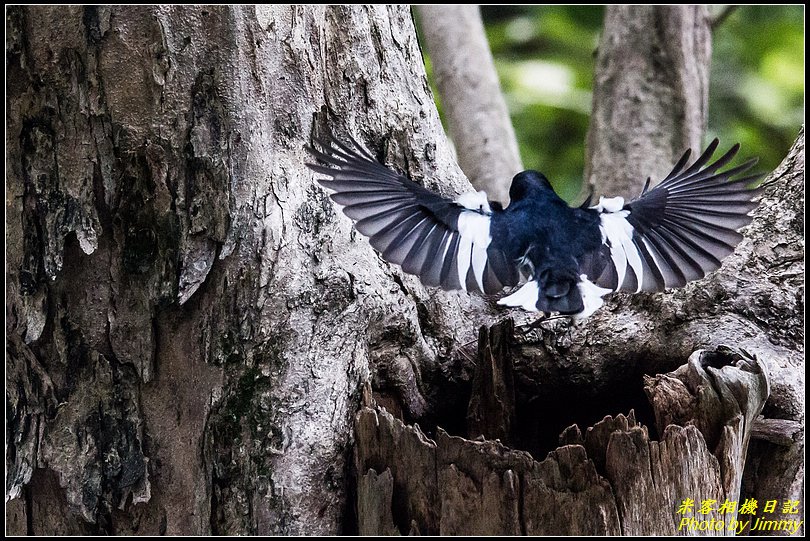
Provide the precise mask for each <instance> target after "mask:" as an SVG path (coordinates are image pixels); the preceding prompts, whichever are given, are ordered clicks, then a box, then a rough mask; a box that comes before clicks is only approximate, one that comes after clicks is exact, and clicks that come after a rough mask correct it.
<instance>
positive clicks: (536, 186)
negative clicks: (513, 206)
mask: <svg viewBox="0 0 810 541" xmlns="http://www.w3.org/2000/svg"><path fill="white" fill-rule="evenodd" d="M546 190H551V191H554V189H553V188H552V187H551V184H550V183H549V181H548V179H547V178H546V177H545V175H543V173H540V172H538V171H532V170H528V171H523V172H521V173H518V174H517V175H515V177H514V178H513V179H512V186H510V187H509V199H510V200H512V201H519V200H520V199H523V198H524V197H526V196H528V195H530V194H532V193H537V192H542V191H546Z"/></svg>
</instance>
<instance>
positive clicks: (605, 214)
mask: <svg viewBox="0 0 810 541" xmlns="http://www.w3.org/2000/svg"><path fill="white" fill-rule="evenodd" d="M717 145H718V141H717V139H715V140H714V141H712V143H711V144H710V145H709V146H708V148H707V149H706V151H705V152H704V153H703V154H702V155H701V156H700V157H699V158H698V159H697V161H695V163H693V164H692V165H691V166H689V167H688V168H687V169H684V167H685V166H686V163H687V161H688V160H689V154H690V153H689V151H687V152H686V153H685V154H684V155H683V157H682V158H681V159H680V161H678V163H677V165H675V167H674V168H673V170H672V172H671V173H670V174H669V175H668V176H667V177H666V178H665V179H664V180H663V181H662V182H661V183H660V184H658V185H657V186H656V187H654V188H653V189H651V190H648V189H647V188H648V186H649V180H648V181H647V185H645V186H644V190H643V191H642V193H641V195H640V196H639V198H637V199H635V200H633V201H631V202H630V203H627V204H624V201H623V199H621V198H613V199H601V200H600V203H599V204H598V205H596V206H595V207H591V208H593V209H596V210H597V211H599V212H600V213H601V214H600V219H601V225H600V229H601V231H602V239H603V246H602V248H601V253H599V254H591V255H590V257H589V258H588V260H587V261H586V263H585V264H584V265H583V266H584V268H585V270H586V274H587V275H588V278H589V279H590V280H592V281H594V282H595V283H596V285H598V286H600V287H603V288H608V289H611V290H613V291H619V290H622V291H630V292H638V291H661V290H663V289H665V288H669V287H681V286H683V285H685V284H686V283H687V282H690V281H692V280H697V279H700V278H703V277H704V276H705V275H706V274H707V273H709V272H711V271H713V270H715V269H717V268H719V267H720V262H721V260H722V259H723V258H725V257H726V256H728V255H729V254H730V253H732V252H733V251H734V248H735V246H736V245H737V244H738V243H739V242H740V240H742V235H741V234H740V233H738V232H737V230H738V229H740V228H741V227H743V226H745V225H748V224H749V223H750V222H751V217H750V216H749V215H748V213H749V212H751V211H752V210H753V209H754V208H755V207H756V206H757V203H755V202H753V201H752V198H753V197H754V196H755V195H756V194H757V193H758V191H759V190H758V189H749V187H748V186H749V185H750V184H752V183H753V182H755V181H756V180H758V179H759V178H760V177H761V175H748V176H740V175H742V174H743V173H745V172H747V171H749V170H750V169H751V168H752V167H753V166H754V164H755V163H756V162H757V160H756V159H752V160H749V161H747V162H745V163H743V164H741V165H738V166H736V167H732V168H730V169H727V170H726V171H722V172H719V170H720V169H721V168H723V167H724V166H726V165H727V164H728V163H729V162H730V161H731V160H732V158H734V156H735V155H736V153H737V151H738V150H739V148H740V147H739V145H734V146H733V147H731V149H729V151H728V152H726V153H725V154H724V155H723V156H721V157H720V158H719V159H717V160H716V161H715V162H713V163H711V164H709V161H710V159H711V157H712V154H714V151H715V150H716V149H717ZM707 164H708V165H707ZM735 177H737V178H735Z"/></svg>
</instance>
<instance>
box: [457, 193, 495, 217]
mask: <svg viewBox="0 0 810 541" xmlns="http://www.w3.org/2000/svg"><path fill="white" fill-rule="evenodd" d="M456 204H458V205H461V206H462V207H464V208H466V209H470V210H475V211H479V212H486V213H487V214H491V213H492V209H491V208H490V207H489V198H488V197H487V192H485V191H484V190H481V191H480V192H467V193H463V194H461V195H459V196H458V198H457V199H456Z"/></svg>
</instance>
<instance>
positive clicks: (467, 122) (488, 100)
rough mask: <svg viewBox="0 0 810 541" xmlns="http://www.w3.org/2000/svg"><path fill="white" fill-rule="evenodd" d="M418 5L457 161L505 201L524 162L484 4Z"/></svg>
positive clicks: (478, 184)
mask: <svg viewBox="0 0 810 541" xmlns="http://www.w3.org/2000/svg"><path fill="white" fill-rule="evenodd" d="M415 9H416V12H417V14H418V15H419V23H420V24H419V26H420V30H421V33H420V35H421V37H422V39H423V41H424V43H425V48H426V49H427V52H428V54H429V55H430V59H431V63H432V66H433V73H434V74H435V77H436V86H437V87H438V93H439V97H440V99H441V102H442V108H443V110H444V113H445V118H446V119H447V126H448V131H449V132H450V137H451V138H452V139H453V143H454V145H455V147H456V152H457V154H458V163H459V165H460V166H461V169H462V170H463V171H464V173H465V174H466V175H467V178H469V179H470V182H472V185H473V186H475V189H477V190H485V191H486V192H487V195H488V196H489V199H490V200H492V201H499V202H500V203H502V204H503V205H504V206H506V205H507V204H508V203H509V186H510V184H511V182H512V177H513V176H514V175H516V174H517V173H519V172H520V171H522V170H523V166H522V165H521V161H520V154H519V152H518V144H517V138H516V137H515V130H514V128H513V127H512V120H511V119H510V118H509V111H508V110H507V108H506V101H505V100H504V96H503V93H502V92H501V85H500V83H499V82H498V73H497V72H496V71H495V63H494V62H493V60H492V52H491V51H490V49H489V44H488V43H487V37H486V34H485V33H484V24H483V22H482V21H481V13H480V10H479V8H478V6H476V5H468V6H447V5H440V6H417V7H416V8H415Z"/></svg>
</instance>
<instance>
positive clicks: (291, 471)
mask: <svg viewBox="0 0 810 541" xmlns="http://www.w3.org/2000/svg"><path fill="white" fill-rule="evenodd" d="M6 25H7V27H6V30H7V31H6V36H7V38H6V40H7V49H8V55H7V71H8V85H7V98H6V100H7V101H6V103H7V131H6V134H7V139H6V145H7V158H8V172H7V179H6V181H7V184H6V186H7V191H8V193H7V198H6V217H7V226H8V230H7V237H6V240H7V276H6V278H7V282H6V283H7V289H6V293H7V303H6V316H7V319H6V322H7V323H6V332H7V357H6V359H7V361H6V362H7V383H8V387H7V395H6V396H7V398H6V412H7V413H6V415H7V417H6V419H7V433H6V437H7V440H6V442H7V451H6V465H7V476H6V498H7V507H6V518H7V528H8V530H9V532H10V533H29V534H40V535H45V534H56V533H62V534H65V533H138V534H160V533H167V534H208V533H221V534H236V533H239V534H270V533H287V534H298V533H335V532H339V531H341V529H342V528H343V525H344V522H345V520H344V515H345V514H346V512H347V509H349V508H350V507H351V506H350V505H347V485H348V481H347V479H348V478H349V476H348V472H349V470H350V466H351V465H350V462H349V461H348V460H347V459H348V458H349V456H350V455H349V443H350V439H351V432H352V430H351V427H352V422H351V421H352V417H353V415H354V412H355V411H356V409H357V406H358V403H359V391H358V389H359V386H358V385H359V382H361V381H364V380H366V379H368V378H370V377H371V378H372V379H373V381H374V382H375V385H378V386H383V384H384V385H385V386H386V388H388V389H390V390H391V393H393V394H396V395H397V397H398V398H397V402H398V403H399V404H401V407H402V408H403V413H404V414H406V415H408V416H409V417H411V418H418V417H421V416H423V415H424V414H425V412H427V411H429V410H430V409H432V408H434V407H435V403H436V402H437V401H439V400H440V399H441V398H442V397H441V396H440V395H438V394H437V393H436V392H435V389H436V387H434V388H433V389H434V390H433V391H431V390H430V389H428V390H427V391H425V390H424V389H425V386H424V385H423V383H422V382H423V381H424V380H426V379H429V380H430V381H434V382H436V381H440V380H442V379H443V378H444V379H448V378H453V377H455V376H454V375H453V374H454V373H455V369H454V368H453V367H452V366H450V363H451V362H455V361H454V358H453V357H452V356H451V355H450V352H451V350H452V348H453V344H456V343H464V342H465V341H468V340H469V339H471V338H472V333H473V331H474V329H475V326H476V325H477V324H480V322H481V321H482V318H484V319H486V310H487V308H486V305H485V303H483V302H482V300H481V299H475V298H470V297H468V296H466V295H456V294H445V293H441V292H435V291H431V292H429V293H428V292H427V291H426V290H425V289H424V288H423V287H422V286H421V285H420V284H419V282H418V281H417V280H415V279H413V278H412V277H409V276H406V275H403V274H402V273H401V272H400V271H399V270H398V269H397V268H393V267H390V266H388V265H387V264H385V263H383V262H382V261H381V260H380V259H379V257H378V256H377V255H376V254H375V252H374V251H373V250H372V249H371V248H370V246H369V245H368V243H367V242H366V241H364V240H362V239H361V238H360V237H358V236H357V235H356V233H355V232H354V231H353V229H352V226H351V223H350V221H349V220H348V219H347V218H345V217H344V216H343V215H342V214H339V213H338V212H336V209H335V207H334V206H333V204H332V202H331V201H330V200H329V199H328V198H327V196H326V193H325V192H324V191H323V190H322V189H321V188H320V187H319V186H318V185H317V184H316V183H315V182H314V181H313V174H312V173H311V172H310V171H309V170H308V169H306V168H305V167H304V163H305V162H306V161H308V160H310V159H311V158H309V157H308V156H307V153H306V151H305V150H304V145H305V144H307V143H309V142H310V140H311V136H312V134H313V132H323V131H325V130H330V129H331V130H334V131H335V132H337V133H338V134H341V133H344V132H351V133H353V134H354V135H355V136H356V137H357V138H359V139H360V140H361V141H363V142H364V143H365V144H366V145H367V146H368V148H370V149H371V150H372V151H373V152H375V153H378V154H381V155H384V157H387V158H390V159H392V160H394V161H395V162H396V163H397V164H398V165H399V166H400V167H401V168H403V169H405V170H407V171H408V172H409V173H410V174H411V175H412V176H413V177H414V178H416V179H429V182H428V185H429V186H430V187H431V188H434V189H439V190H442V191H446V192H450V193H457V192H460V191H464V190H468V189H469V185H468V184H467V183H466V181H465V180H464V178H463V176H462V175H461V173H460V171H459V170H458V168H457V167H456V166H455V164H454V162H453V160H452V159H451V152H450V149H449V148H448V146H447V144H446V142H445V139H444V136H443V134H442V128H441V125H440V123H439V119H438V115H437V114H436V109H435V107H434V105H433V100H432V96H431V94H430V90H429V88H428V85H427V80H426V77H425V73H424V71H423V65H422V60H421V56H420V51H419V47H418V44H417V42H416V37H415V32H414V28H413V24H412V20H411V15H410V12H409V10H408V9H407V8H402V7H397V8H388V7H330V8H324V7H290V6H265V7H232V8H224V7H204V6H200V7H121V8H117V7H116V8H109V7H86V8H81V7H64V6H59V7H32V8H28V7H13V8H9V10H8V13H7V19H6ZM381 151H382V152H381ZM431 392H432V394H431Z"/></svg>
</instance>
